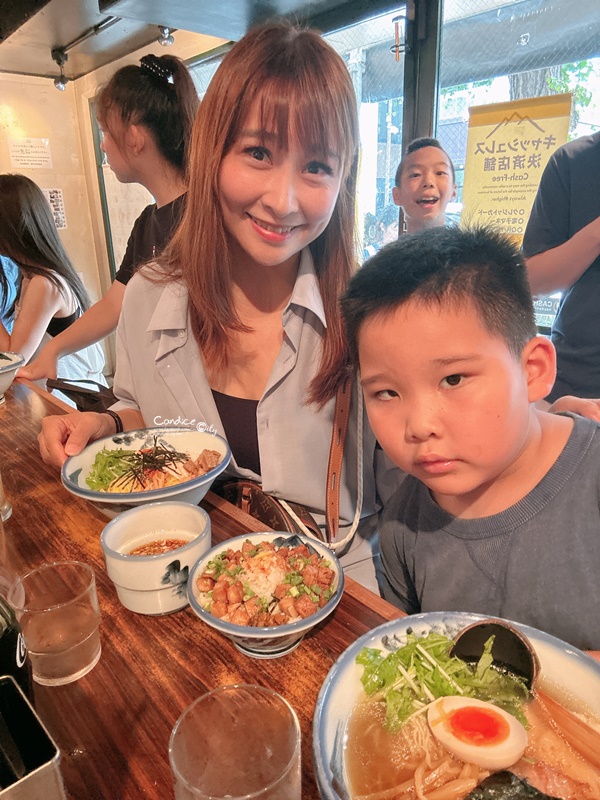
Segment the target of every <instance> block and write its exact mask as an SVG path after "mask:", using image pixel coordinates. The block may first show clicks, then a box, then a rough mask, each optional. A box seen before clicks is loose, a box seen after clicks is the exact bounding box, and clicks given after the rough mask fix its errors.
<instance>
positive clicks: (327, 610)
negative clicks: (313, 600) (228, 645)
mask: <svg viewBox="0 0 600 800" xmlns="http://www.w3.org/2000/svg"><path fill="white" fill-rule="evenodd" d="M246 542H250V543H251V545H252V546H253V548H255V547H257V546H258V545H259V544H261V543H262V542H268V543H271V544H273V545H274V546H275V547H276V548H280V547H289V548H293V547H298V546H302V545H304V546H305V547H307V548H308V552H309V554H316V555H317V556H318V558H319V559H325V561H326V562H327V569H330V570H332V571H333V580H332V582H331V590H332V595H331V597H330V598H329V600H328V601H327V602H326V604H325V605H324V606H323V607H322V608H318V609H317V610H316V611H314V613H311V614H310V616H306V617H299V618H298V619H295V620H293V621H291V622H286V623H284V624H281V625H275V626H273V627H262V626H261V627H258V626H257V627H254V626H252V625H238V624H236V623H234V622H230V621H227V620H226V619H221V618H219V617H217V616H214V614H212V613H211V612H210V611H208V610H206V609H205V608H204V607H203V605H202V602H201V601H202V599H203V595H202V593H201V591H200V590H199V587H198V579H200V578H201V577H202V576H203V574H204V573H205V572H206V571H207V569H209V564H210V563H211V562H214V561H215V559H216V558H218V557H219V556H223V555H224V554H225V553H226V552H227V551H228V550H230V549H231V550H234V551H236V550H241V549H242V546H243V545H244V544H245V543H246ZM244 577H245V576H244V574H243V573H240V574H239V579H240V580H241V581H244ZM274 583H275V581H274V580H272V581H271V583H270V585H269V578H268V577H267V585H269V588H268V589H267V591H266V593H265V594H269V596H270V589H271V588H273V586H274ZM254 585H256V584H254ZM265 588H266V587H265ZM343 591H344V573H343V571H342V567H341V564H340V562H339V561H338V559H337V558H336V556H335V555H334V554H333V553H332V552H331V550H330V549H329V548H328V547H326V546H325V545H324V544H322V543H321V542H319V541H317V540H316V539H311V538H309V537H307V536H300V535H299V534H290V533H277V532H269V533H248V534H247V535H245V536H235V537H234V538H232V539H227V540H226V541H225V542H222V543H221V544H218V545H216V546H215V547H213V548H212V549H211V550H210V551H209V552H208V553H206V555H204V556H202V558H201V559H200V560H199V561H198V563H197V564H196V565H195V566H194V568H193V570H192V572H191V574H190V580H189V583H188V595H189V600H190V606H191V607H192V609H193V610H194V611H195V612H196V614H197V615H198V616H199V617H200V619H201V620H202V621H203V622H205V623H206V624H207V625H210V627H211V628H214V629H215V630H217V631H219V632H220V633H222V634H223V635H224V636H226V637H227V638H228V639H230V640H231V641H232V642H233V644H234V645H235V646H236V647H237V649H238V650H240V651H241V652H242V653H245V654H246V655H248V656H251V657H252V658H278V657H279V656H284V655H287V653H290V652H291V651H292V650H294V649H295V648H296V647H298V645H299V644H300V642H301V641H302V639H303V637H304V636H305V635H306V634H307V633H308V632H309V631H310V630H312V629H313V628H314V627H315V626H317V625H319V624H321V623H323V622H324V621H325V620H326V619H327V617H328V616H329V615H330V614H331V613H332V612H333V611H334V609H335V608H336V606H337V604H338V603H339V602H340V600H341V598H342V593H343ZM296 597H298V595H296Z"/></svg>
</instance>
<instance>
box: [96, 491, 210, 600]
mask: <svg viewBox="0 0 600 800" xmlns="http://www.w3.org/2000/svg"><path fill="white" fill-rule="evenodd" d="M159 539H186V540H188V544H186V545H185V546H184V547H179V548H177V549H176V550H169V551H168V552H166V553H160V554H157V555H148V556H133V555H130V553H131V551H132V550H133V549H135V548H137V547H140V546H141V545H144V544H148V543H150V542H155V541H157V540H159ZM100 543H101V545H102V552H103V553H104V560H105V561H106V571H107V572H108V575H109V577H110V579H111V580H112V581H113V583H114V584H115V588H116V590H117V595H118V597H119V600H120V601H121V603H123V605H124V606H125V608H128V609H129V610H130V611H136V612H137V613H138V614H170V613H171V612H172V611H178V610H179V609H180V608H184V607H185V606H187V604H188V595H187V583H188V576H189V572H190V569H191V568H192V566H193V565H194V564H195V563H196V561H197V560H198V559H199V558H200V557H201V556H202V555H203V553H206V552H207V551H208V550H209V548H210V518H209V516H208V514H207V513H206V511H204V510H203V509H202V508H199V507H198V506H193V505H190V504H189V503H178V502H164V503H148V504H147V505H143V506H138V507H137V508H132V509H130V510H129V511H124V512H123V513H122V514H119V516H118V517H116V518H115V519H113V520H112V521H111V522H109V523H108V525H107V526H106V527H105V528H104V530H103V531H102V535H101V537H100Z"/></svg>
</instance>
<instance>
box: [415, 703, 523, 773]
mask: <svg viewBox="0 0 600 800" xmlns="http://www.w3.org/2000/svg"><path fill="white" fill-rule="evenodd" d="M427 721H428V722H429V727H430V728H431V732H432V733H433V735H434V736H435V737H436V739H437V740H438V741H439V742H440V743H441V744H442V745H444V747H445V748H446V749H447V750H449V751H450V752H451V753H452V755H454V756H456V757H457V758H459V759H461V760H462V761H466V762H468V763H470V764H477V765H478V766H479V767H482V768H483V769H491V770H501V769H506V768H507V767H511V766H512V765H513V764H515V763H516V762H517V761H518V760H519V759H520V758H521V756H522V755H523V752H524V750H525V748H526V746H527V731H526V730H525V728H524V727H523V726H522V725H521V723H520V722H519V720H518V719H516V718H515V717H513V716H512V714H508V713H507V712H506V711H504V710H503V709H501V708H498V707H497V706H495V705H492V703H486V702H484V701H483V700H475V699H473V698H471V697H454V696H453V697H440V699H439V700H437V701H436V702H435V703H433V704H432V705H431V706H430V707H429V710H428V712H427Z"/></svg>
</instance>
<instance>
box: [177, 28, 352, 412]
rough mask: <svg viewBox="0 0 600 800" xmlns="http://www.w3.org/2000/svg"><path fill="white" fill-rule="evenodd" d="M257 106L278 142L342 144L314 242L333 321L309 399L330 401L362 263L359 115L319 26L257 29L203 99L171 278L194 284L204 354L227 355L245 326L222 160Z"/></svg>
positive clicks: (220, 359)
mask: <svg viewBox="0 0 600 800" xmlns="http://www.w3.org/2000/svg"><path fill="white" fill-rule="evenodd" d="M251 109H259V113H260V115H261V120H262V125H261V127H262V129H263V130H272V131H275V132H276V134H277V136H278V139H279V145H280V146H281V147H283V148H284V149H285V148H287V146H288V139H289V137H290V136H292V137H294V138H295V139H297V140H298V141H299V142H301V143H302V144H303V145H305V146H306V147H307V149H314V146H315V145H317V146H318V147H319V149H321V150H322V152H323V155H325V154H326V153H327V151H329V150H334V151H335V152H336V153H339V155H340V159H341V164H342V168H343V177H342V183H341V188H340V193H339V197H338V200H337V203H336V206H335V209H334V211H333V215H332V217H331V220H330V222H329V224H328V226H327V228H326V229H325V230H324V231H323V233H321V235H320V236H319V237H318V238H317V239H316V240H315V241H314V242H312V244H311V245H310V250H311V253H312V256H313V259H314V264H315V269H316V273H317V276H318V281H319V287H320V291H321V295H322V299H323V305H324V308H325V315H326V319H327V329H326V333H325V339H324V344H323V354H322V358H321V364H320V368H319V371H318V373H317V375H316V376H315V378H314V380H313V381H312V383H311V386H310V388H309V391H308V395H307V398H306V400H307V401H308V402H314V403H316V404H318V405H322V404H323V403H325V402H326V401H327V400H328V399H329V398H331V397H332V396H333V395H334V394H335V391H336V389H337V387H338V385H339V384H340V382H341V381H342V380H343V378H344V377H345V375H346V374H347V369H348V361H349V359H348V348H347V345H346V338H345V334H344V329H343V325H342V319H341V315H340V313H339V308H338V299H339V297H340V296H341V295H342V293H343V292H344V290H345V288H346V285H347V283H348V281H349V279H350V276H351V274H352V272H353V271H354V268H355V265H356V262H355V253H356V252H357V251H356V244H355V238H354V237H355V195H356V164H357V150H358V114H357V109H356V98H355V94H354V89H353V86H352V81H351V78H350V74H349V72H348V69H347V68H346V65H345V64H344V62H343V60H342V58H341V57H340V56H339V55H338V54H337V53H336V52H335V50H333V48H331V47H330V46H329V45H328V44H327V43H326V42H325V41H324V40H323V39H322V38H321V37H320V36H319V34H318V33H316V32H315V31H311V30H304V29H299V28H296V27H294V26H292V25H290V24H288V23H279V22H276V23H268V24H266V25H263V26H260V27H258V28H256V29H254V30H251V31H250V32H249V33H248V34H247V35H246V36H244V38H243V39H241V40H240V41H239V42H238V43H237V44H236V45H235V46H234V47H233V48H232V50H231V51H230V52H229V53H228V54H227V56H226V57H225V58H224V60H223V62H222V64H221V66H220V67H219V69H218V70H217V72H216V73H215V76H214V77H213V79H212V81H211V83H210V85H209V88H208V91H207V93H206V95H205V97H204V99H203V100H202V103H201V105H200V110H199V112H198V115H197V117H196V122H195V124H194V129H193V133H192V142H191V152H190V184H189V191H188V195H187V197H188V199H187V208H186V212H185V215H184V218H183V220H182V223H181V225H180V227H179V229H178V231H177V232H176V234H175V235H174V237H173V239H172V241H171V244H170V246H169V247H168V248H167V250H166V251H165V253H164V254H163V256H162V258H161V262H162V263H161V267H162V268H163V269H166V270H167V273H168V276H169V279H173V278H174V277H175V278H180V279H182V280H183V282H184V283H185V285H186V286H187V289H188V291H189V310H190V317H191V325H192V331H193V334H194V337H195V339H196V341H197V342H198V344H199V346H200V349H201V351H202V354H203V357H204V359H205V362H206V363H207V364H208V365H210V366H213V367H219V366H224V365H226V364H227V363H228V353H229V345H230V332H231V331H244V330H246V329H245V328H244V325H243V324H242V323H241V321H240V320H239V319H238V318H237V316H236V313H235V310H234V307H233V300H232V291H231V254H230V248H229V244H228V238H227V233H226V230H225V227H224V223H223V217H222V212H221V206H220V201H219V171H220V168H221V162H222V160H223V158H224V156H225V155H226V154H227V152H228V151H229V150H230V149H231V147H232V146H233V143H234V141H235V140H236V137H237V135H238V133H239V131H240V129H241V127H242V125H243V124H244V122H245V120H246V118H247V116H248V114H249V112H250V110H251Z"/></svg>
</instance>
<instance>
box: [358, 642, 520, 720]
mask: <svg viewBox="0 0 600 800" xmlns="http://www.w3.org/2000/svg"><path fill="white" fill-rule="evenodd" d="M493 643H494V637H493V636H490V638H489V639H488V640H487V642H486V643H485V646H484V650H483V654H482V656H481V658H480V659H479V662H478V663H477V665H475V667H473V666H472V665H470V664H468V663H467V662H466V661H463V660H462V659H460V658H457V657H456V656H451V655H449V652H450V649H451V647H452V645H453V644H454V642H453V641H452V639H448V637H446V636H442V635H441V634H438V633H430V634H428V635H427V636H424V637H422V638H418V637H417V636H415V634H413V633H409V634H408V641H407V643H406V644H405V645H404V646H403V647H401V648H399V649H398V650H396V651H394V652H392V653H389V654H387V655H386V654H385V653H383V652H382V651H381V650H377V649H374V648H370V647H365V648H363V650H361V652H360V653H359V654H358V656H357V657H356V662H357V664H360V665H362V666H363V667H364V672H363V675H362V677H361V681H362V684H363V687H364V689H365V692H366V693H367V695H369V696H370V697H372V698H374V699H377V700H381V701H383V702H385V704H386V726H387V727H388V728H389V729H390V730H392V731H394V730H398V728H400V727H401V725H402V723H403V722H405V721H406V720H407V719H408V718H409V717H410V716H412V715H413V714H415V713H419V712H420V711H422V710H423V709H425V708H426V707H427V706H428V705H429V704H430V703H432V702H433V701H434V700H436V699H437V698H438V697H445V696H449V695H457V694H460V695H464V696H465V697H475V698H477V699H479V700H486V701H487V702H488V703H493V704H494V705H496V706H499V707H500V708H503V709H504V710H505V711H507V712H508V713H509V714H512V715H513V716H515V717H516V718H517V719H518V720H519V721H520V722H521V723H522V724H523V725H525V726H526V725H527V720H526V718H525V714H524V712H523V705H524V703H525V702H526V701H527V700H528V698H529V689H528V688H527V685H526V683H525V680H524V679H523V678H520V677H518V676H516V675H512V674H510V673H506V672H501V671H500V670H498V669H496V668H495V667H494V666H493V659H492V645H493Z"/></svg>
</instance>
